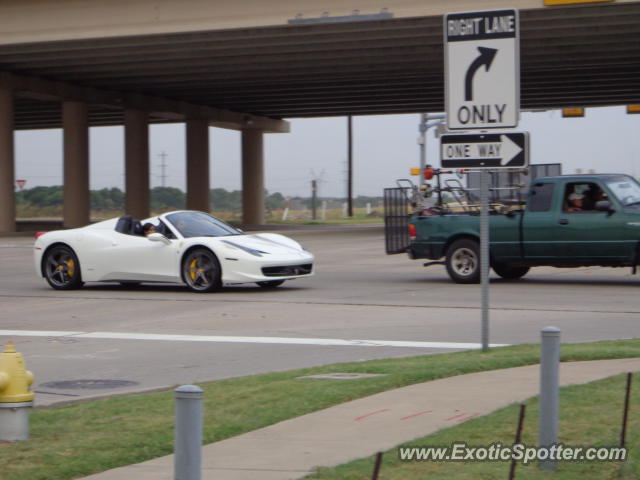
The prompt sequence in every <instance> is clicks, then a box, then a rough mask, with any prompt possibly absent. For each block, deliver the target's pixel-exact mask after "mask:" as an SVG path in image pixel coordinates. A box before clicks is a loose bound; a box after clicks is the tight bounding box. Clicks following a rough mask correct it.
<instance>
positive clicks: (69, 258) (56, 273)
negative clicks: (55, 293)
mask: <svg viewBox="0 0 640 480" xmlns="http://www.w3.org/2000/svg"><path fill="white" fill-rule="evenodd" d="M43 266H44V276H45V278H46V279H47V282H48V283H49V285H51V287H52V288H55V289H56V290H75V289H78V288H80V287H82V285H83V283H82V276H81V274H80V262H79V261H78V257H77V256H76V254H75V253H74V252H73V250H72V249H71V248H70V247H67V246H66V245H58V246H55V247H53V248H51V249H50V250H48V251H47V253H46V254H45V257H44V263H43Z"/></svg>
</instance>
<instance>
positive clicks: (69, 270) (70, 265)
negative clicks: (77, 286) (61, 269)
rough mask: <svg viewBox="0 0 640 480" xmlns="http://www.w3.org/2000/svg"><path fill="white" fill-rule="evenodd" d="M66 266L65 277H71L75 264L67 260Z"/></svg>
mask: <svg viewBox="0 0 640 480" xmlns="http://www.w3.org/2000/svg"><path fill="white" fill-rule="evenodd" d="M65 263H66V264H67V275H69V276H70V277H73V274H74V273H75V272H76V264H75V262H74V261H73V260H72V259H69V260H67V261H66V262H65Z"/></svg>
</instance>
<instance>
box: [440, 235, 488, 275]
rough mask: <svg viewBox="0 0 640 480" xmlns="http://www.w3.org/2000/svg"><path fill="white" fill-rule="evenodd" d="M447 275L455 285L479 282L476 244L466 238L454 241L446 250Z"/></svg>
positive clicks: (478, 260) (478, 257)
mask: <svg viewBox="0 0 640 480" xmlns="http://www.w3.org/2000/svg"><path fill="white" fill-rule="evenodd" d="M445 266H446V267H447V273H448V274H449V276H450V277H451V280H453V281H454V282H456V283H478V282H479V281H480V249H479V247H478V242H476V241H475V240H471V239H468V238H461V239H460V240H456V241H455V242H453V243H452V244H451V245H449V248H447V257H446V260H445Z"/></svg>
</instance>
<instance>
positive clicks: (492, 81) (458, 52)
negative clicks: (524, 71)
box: [444, 9, 520, 130]
mask: <svg viewBox="0 0 640 480" xmlns="http://www.w3.org/2000/svg"><path fill="white" fill-rule="evenodd" d="M444 44H445V108H446V112H447V127H448V128H449V129H450V130H470V129H487V128H511V127H515V126H517V125H518V120H519V117H520V58H519V53H520V46H519V17H518V11H517V10H515V9H509V10H493V11H486V12H464V13H449V14H447V15H445V20H444Z"/></svg>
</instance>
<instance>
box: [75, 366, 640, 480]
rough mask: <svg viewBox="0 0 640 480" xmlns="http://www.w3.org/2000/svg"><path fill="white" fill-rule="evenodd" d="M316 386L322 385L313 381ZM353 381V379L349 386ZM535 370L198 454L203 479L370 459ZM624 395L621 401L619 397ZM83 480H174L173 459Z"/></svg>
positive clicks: (510, 389) (524, 391)
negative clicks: (200, 459)
mask: <svg viewBox="0 0 640 480" xmlns="http://www.w3.org/2000/svg"><path fill="white" fill-rule="evenodd" d="M639 370H640V358H631V359H620V360H599V361H592V362H571V363H563V364H562V365H561V368H560V383H561V385H563V386H564V385H574V384H580V383H586V382H591V381H593V380H598V379H601V378H606V377H609V376H612V375H617V374H620V373H625V372H633V371H639ZM318 381H319V382H321V381H323V380H318ZM353 381H357V380H353ZM538 390H539V365H531V366H527V367H518V368H510V369H505V370H494V371H490V372H480V373H473V374H468V375H460V376H457V377H450V378H445V379H442V380H435V381H432V382H427V383H422V384H417V385H411V386H408V387H404V388H399V389H397V390H391V391H388V392H383V393H379V394H376V395H372V396H370V397H366V398H362V399H359V400H354V401H352V402H348V403H344V404H341V405H337V406H335V407H331V408H328V409H326V410H322V411H319V412H315V413H311V414H308V415H304V416H302V417H298V418H293V419H291V420H287V421H284V422H280V423H278V424H275V425H271V426H269V427H265V428H262V429H260V430H255V431H253V432H249V433H246V434H243V435H239V436H237V437H234V438H230V439H228V440H224V441H220V442H217V443H213V444H210V445H207V446H205V447H203V451H202V467H203V472H202V479H203V480H214V479H215V480H287V479H297V478H302V477H304V476H305V475H307V474H308V473H311V472H312V471H313V469H314V467H316V466H335V465H340V464H342V463H345V462H349V461H351V460H355V459H357V458H362V457H367V456H372V455H374V454H375V453H376V452H378V451H384V450H388V449H390V448H393V447H394V446H396V445H399V444H401V443H403V442H407V441H410V440H413V439H415V438H419V437H422V436H425V435H428V434H430V433H433V432H435V431H437V430H440V429H442V428H447V427H451V426H454V425H457V424H459V423H462V422H465V421H467V420H469V419H471V418H474V417H477V416H480V415H486V414H488V413H491V412H492V411H494V410H496V409H498V408H501V407H504V406H506V405H509V404H511V403H514V402H521V401H523V400H525V399H527V398H529V397H532V396H535V395H537V394H538ZM621 395H622V394H621ZM85 478H86V480H125V479H126V480H129V479H132V478H135V479H136V480H172V479H173V456H172V455H168V456H166V457H161V458H157V459H154V460H150V461H147V462H143V463H139V464H136V465H130V466H128V467H122V468H117V469H114V470H110V471H107V472H103V473H100V474H96V475H92V476H89V477H85Z"/></svg>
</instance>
